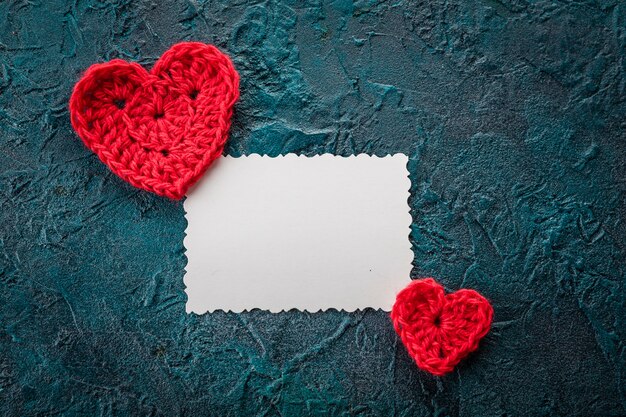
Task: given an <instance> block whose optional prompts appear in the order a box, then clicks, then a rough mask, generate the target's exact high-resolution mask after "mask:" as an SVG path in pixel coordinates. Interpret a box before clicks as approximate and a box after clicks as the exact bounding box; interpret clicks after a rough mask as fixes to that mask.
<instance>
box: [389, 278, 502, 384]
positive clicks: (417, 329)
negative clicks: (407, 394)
mask: <svg viewBox="0 0 626 417" xmlns="http://www.w3.org/2000/svg"><path fill="white" fill-rule="evenodd" d="M391 319H392V320H393V325H394V327H395V329H396V332H397V333H398V334H399V335H400V338H401V339H402V343H404V346H405V347H406V348H407V350H408V352H409V355H411V357H412V358H413V359H414V360H415V362H416V363H417V366H419V367H420V368H421V369H423V370H425V371H428V372H430V373H432V374H434V375H437V376H441V375H445V374H447V373H448V372H450V371H452V369H454V367H455V366H456V365H457V364H458V363H459V362H460V361H461V360H462V359H463V358H464V357H466V356H467V355H468V354H469V353H470V352H473V351H474V350H476V349H477V348H478V342H479V341H480V339H482V338H483V336H485V335H486V334H487V332H488V331H489V328H490V327H491V321H492V319H493V308H492V307H491V304H489V301H487V300H486V299H485V298H484V297H483V296H482V295H480V294H479V293H477V292H476V291H474V290H466V289H463V290H459V291H457V292H455V293H452V294H448V295H446V294H445V291H444V289H443V287H442V286H441V285H439V284H438V283H437V282H436V281H435V280H434V279H432V278H426V279H420V280H415V281H412V282H411V283H410V284H409V285H408V286H407V287H406V288H405V289H403V290H402V291H400V293H398V295H397V297H396V302H395V304H394V306H393V309H392V311H391Z"/></svg>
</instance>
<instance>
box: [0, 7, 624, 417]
mask: <svg viewBox="0 0 626 417" xmlns="http://www.w3.org/2000/svg"><path fill="white" fill-rule="evenodd" d="M0 22H1V23H0V414H1V415H3V416H49V415H64V416H74V415H85V416H124V415H150V416H161V415H167V416H170V415H171V416H173V415H185V416H201V415H214V416H235V415H245V416H305V415H311V416H466V417H470V416H482V417H488V416H500V417H504V416H509V417H510V416H521V415H524V416H557V415H567V416H581V417H587V416H602V417H607V416H624V415H626V347H625V340H626V313H625V311H626V308H625V307H626V298H625V292H624V283H625V281H626V261H625V259H626V238H625V237H624V236H626V225H625V218H626V182H625V181H624V178H625V174H626V156H625V152H626V134H625V131H626V123H625V121H624V120H625V119H624V115H625V114H626V92H625V89H626V81H625V76H624V74H625V70H626V66H625V60H624V59H625V55H626V52H625V51H626V34H625V33H626V31H625V27H626V12H625V7H624V4H623V3H621V2H619V1H616V0H614V1H612V0H607V1H586V0H582V1H577V2H573V1H559V2H557V1H554V2H553V1H530V0H484V1H480V2H464V1H460V0H445V1H444V0H434V1H432V2H422V1H415V2H414V1H407V0H395V1H381V2H377V1H368V0H358V1H347V0H336V1H313V0H310V1H272V0H268V1H264V2H259V1H255V2H244V1H225V0H223V1H220V0H215V1H209V0H167V1H155V0H115V1H98V0H80V1H79V0H76V1H63V0H33V1H27V0H7V1H2V2H0ZM182 40H196V41H204V42H208V43H213V44H215V45H217V46H218V47H220V48H221V49H222V50H224V51H225V52H227V53H229V54H230V55H231V57H232V58H233V60H234V63H235V66H236V67H237V69H238V70H239V72H240V74H241V78H242V85H241V92H242V95H241V100H240V102H239V103H238V105H237V107H236V115H235V118H234V122H233V129H232V135H231V141H230V144H229V145H228V147H227V150H226V152H227V153H228V154H231V155H241V154H249V153H262V154H269V155H278V154H282V153H288V152H295V153H302V154H307V155H313V154H319V153H334V154H340V155H349V154H353V153H369V154H376V155H385V154H388V153H396V152H402V153H405V154H407V155H409V158H410V162H409V171H410V173H411V181H412V190H411V199H410V204H411V210H412V211H411V214H412V216H413V225H412V233H411V243H412V245H413V251H414V254H415V260H414V268H413V272H412V275H413V277H420V276H434V277H436V278H437V279H438V280H439V281H441V282H442V283H443V284H444V285H445V286H446V287H447V288H448V289H449V290H456V289H458V288H461V287H469V288H475V289H477V290H478V291H480V292H481V293H483V294H484V295H485V296H486V297H488V298H489V299H490V300H491V301H492V303H493V306H494V308H495V321H494V325H493V329H492V331H491V333H490V334H488V335H487V337H486V338H485V339H484V341H483V342H482V344H481V347H480V349H479V351H478V352H477V353H476V354H474V355H472V356H471V357H470V358H468V359H467V360H466V361H464V362H463V363H462V364H461V365H460V366H459V367H458V368H457V370H456V371H455V372H453V373H452V374H450V375H448V376H446V377H443V378H435V377H432V376H430V375H428V374H426V373H424V372H421V371H419V370H418V369H417V368H416V367H415V366H414V365H413V363H412V362H411V360H410V358H409V357H408V355H407V354H406V352H405V351H404V349H403V347H402V345H401V344H400V343H399V341H398V339H397V337H396V336H395V334H394V332H393V330H392V327H391V324H390V320H389V318H388V316H387V314H386V313H384V312H381V311H374V310H365V311H360V312H355V313H345V312H341V311H334V310H331V311H327V312H319V313H313V314H311V313H302V312H297V311H289V312H285V313H280V314H270V313H267V312H263V311H258V310H257V311H252V312H248V313H243V314H230V313H228V314H227V313H222V312H218V313H214V314H208V315H203V316H197V315H187V314H186V313H185V293H184V288H183V273H184V267H185V263H186V258H185V254H184V247H183V245H182V242H183V235H184V230H185V227H186V222H185V218H184V211H183V206H182V204H181V203H180V202H174V201H169V200H167V199H163V198H159V197H156V196H154V195H151V194H149V193H146V192H143V191H140V190H137V189H134V188H132V187H131V186H129V185H127V184H125V183H124V182H122V181H121V180H120V179H118V178H117V177H116V176H115V175H113V174H111V173H110V172H109V171H108V170H107V169H106V167H105V166H104V165H103V164H102V163H100V162H99V161H98V159H97V157H96V156H95V155H93V154H92V153H91V152H89V151H88V150H87V149H86V148H85V147H84V146H83V144H82V143H81V141H80V140H79V139H78V137H77V136H76V135H75V134H74V133H73V131H72V129H71V126H70V121H69V115H68V111H67V103H68V99H69V96H70V93H71V89H72V86H73V84H74V83H75V82H76V81H77V80H78V78H79V76H80V74H81V72H82V71H84V70H85V69H86V68H87V67H88V66H89V65H91V64H93V63H95V62H102V61H106V60H109V59H112V58H123V59H127V60H132V61H136V62H139V63H141V64H143V65H146V66H148V67H149V66H151V65H152V64H153V63H154V62H155V61H156V59H157V58H158V57H159V56H160V55H161V54H162V53H163V52H164V51H165V50H167V49H168V48H169V47H170V46H171V45H172V44H174V43H176V42H179V41H182ZM354 285H355V286H358V285H359V280H358V277H355V281H354Z"/></svg>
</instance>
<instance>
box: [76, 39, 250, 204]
mask: <svg viewBox="0 0 626 417" xmlns="http://www.w3.org/2000/svg"><path fill="white" fill-rule="evenodd" d="M238 97H239V75H238V74H237V71H235V68H234V67H233V64H232V62H231V61H230V59H229V58H228V57H227V56H226V55H224V54H223V53H221V52H220V51H219V50H218V49H217V48H215V47H214V46H212V45H207V44H203V43H197V42H183V43H179V44H177V45H174V46H172V47H171V48H170V49H169V50H168V51H167V52H165V53H164V54H163V56H161V58H160V59H159V60H158V61H157V62H156V63H155V65H154V67H153V68H152V70H151V71H150V72H148V71H146V70H145V69H144V68H143V67H142V66H141V65H138V64H136V63H130V62H126V61H123V60H120V59H114V60H112V61H110V62H107V63H104V64H94V65H92V66H91V67H89V69H88V70H87V71H86V72H85V75H84V76H83V77H82V78H81V80H80V81H78V83H77V84H76V86H75V87H74V92H73V93H72V97H71V99H70V117H71V121H72V126H73V127H74V130H76V132H77V133H78V135H79V136H80V138H81V139H82V140H83V142H85V145H87V147H88V148H89V149H91V150H92V151H93V152H95V153H96V154H97V155H98V157H99V158H100V159H101V160H102V162H104V163H105V164H106V165H107V166H108V167H109V168H110V169H111V171H113V172H114V173H115V174H117V175H118V176H119V177H121V178H122V179H124V180H125V181H128V182H129V183H131V184H132V185H134V186H135V187H139V188H142V189H144V190H148V191H152V192H154V193H156V194H159V195H163V196H166V197H170V198H173V199H180V198H182V197H183V196H184V195H185V192H186V191H187V189H188V188H189V187H190V186H191V185H192V184H193V183H194V182H196V181H197V180H198V179H199V178H200V177H201V176H202V174H203V173H204V172H205V171H206V169H207V168H208V167H209V165H210V164H211V163H212V162H213V161H214V160H215V159H216V158H217V157H219V156H220V155H221V154H222V150H223V148H224V144H225V142H226V140H227V139H228V130H229V128H230V119H231V116H232V113H233V105H234V104H235V101H237V98H238Z"/></svg>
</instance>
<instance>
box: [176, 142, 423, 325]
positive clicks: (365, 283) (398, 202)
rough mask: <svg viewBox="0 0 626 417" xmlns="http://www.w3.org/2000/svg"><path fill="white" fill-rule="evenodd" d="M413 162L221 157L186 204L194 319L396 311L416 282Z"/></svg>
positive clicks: (403, 159) (188, 271)
mask: <svg viewBox="0 0 626 417" xmlns="http://www.w3.org/2000/svg"><path fill="white" fill-rule="evenodd" d="M406 164H407V157H406V156H405V155H400V154H397V155H393V156H386V157H372V156H368V155H358V156H351V157H341V156H334V155H321V156H314V157H305V156H296V155H286V156H281V157H276V158H272V157H267V156H259V155H251V156H245V157H240V158H233V157H224V158H220V159H219V160H217V161H216V162H215V164H214V165H213V166H212V167H211V168H210V169H209V171H208V172H207V174H206V175H205V176H204V178H203V179H202V180H201V181H200V183H199V184H198V185H197V186H196V187H195V188H194V189H193V190H192V191H191V192H190V195H189V196H188V197H187V199H186V200H185V203H184V207H185V211H186V217H187V222H188V225H187V231H186V233H187V235H186V237H185V241H184V244H185V247H186V255H187V260H188V263H187V267H186V275H185V284H186V286H187V289H186V292H187V297H188V300H187V312H194V313H198V314H202V313H205V312H213V311H215V310H224V311H234V312H241V311H244V310H251V309H254V308H258V309H262V310H269V311H271V312H279V311H282V310H289V309H293V308H295V309H298V310H307V311H310V312H314V311H319V310H326V309H329V308H335V309H338V310H341V309H344V310H346V311H354V310H357V309H363V308H366V307H372V308H376V309H382V310H385V311H390V310H391V306H392V305H393V302H394V299H395V294H396V293H397V292H398V291H399V290H401V289H402V288H403V287H404V286H405V285H406V284H407V283H409V282H410V278H409V273H410V271H411V261H412V260H413V253H412V251H411V245H410V242H409V231H410V225H411V216H410V213H409V207H408V198H409V188H410V180H409V178H408V172H407V168H406Z"/></svg>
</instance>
